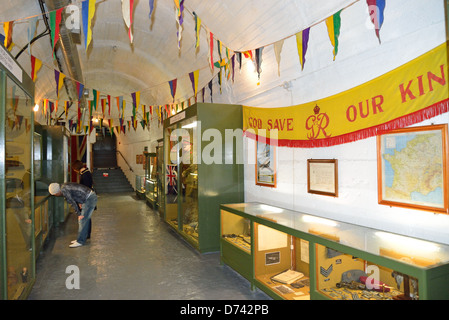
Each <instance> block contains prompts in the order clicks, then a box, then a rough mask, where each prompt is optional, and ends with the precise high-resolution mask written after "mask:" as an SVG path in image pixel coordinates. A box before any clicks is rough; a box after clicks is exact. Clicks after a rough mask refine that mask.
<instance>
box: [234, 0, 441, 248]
mask: <svg viewBox="0 0 449 320" xmlns="http://www.w3.org/2000/svg"><path fill="white" fill-rule="evenodd" d="M365 6H366V2H364V1H359V2H358V3H356V4H354V5H353V6H351V7H349V8H347V9H346V10H344V11H343V12H342V14H341V19H342V27H341V36H340V46H339V53H338V55H337V58H336V60H335V61H333V60H332V56H331V51H332V48H331V47H330V45H327V44H326V43H327V42H329V40H328V38H327V32H326V29H325V26H324V24H322V25H317V26H316V27H314V28H312V29H311V33H310V41H309V46H310V47H309V50H310V51H309V52H308V55H307V57H308V60H307V62H306V66H305V68H304V70H303V72H299V71H297V70H298V65H299V62H298V58H297V54H296V52H295V50H296V47H295V46H296V44H295V43H294V41H295V39H293V38H291V39H288V40H286V41H285V44H284V50H283V51H282V60H281V77H280V78H278V79H277V80H276V79H275V78H276V77H277V75H276V77H275V76H274V75H272V76H271V77H270V78H269V79H266V78H268V77H265V75H266V74H265V72H266V71H267V72H272V73H273V74H274V73H275V72H277V70H272V69H273V68H271V67H270V66H269V64H273V63H274V65H275V66H276V63H275V62H274V60H273V59H274V54H273V50H272V48H267V49H264V56H263V59H264V62H263V65H262V69H263V73H262V76H261V86H262V87H263V86H264V83H265V82H270V85H266V87H267V88H266V89H265V92H261V93H260V94H259V93H257V92H255V95H254V96H253V97H250V98H247V97H246V96H245V92H242V91H240V90H234V96H235V100H234V101H233V102H234V103H241V104H245V105H249V106H259V107H274V106H279V107H283V106H289V105H296V104H301V103H305V102H309V101H313V100H316V99H320V98H324V97H327V96H330V95H333V94H335V93H339V92H342V91H345V90H348V89H350V88H352V87H355V86H357V85H360V84H362V83H364V82H366V81H368V80H371V79H373V78H375V77H377V76H379V75H381V74H383V73H385V72H388V71H390V70H392V69H394V68H396V67H398V66H400V65H402V64H404V63H406V62H407V61H410V60H412V59H413V58H416V57H418V56H419V55H421V54H423V53H425V52H427V51H429V50H430V49H432V48H434V47H436V46H437V45H439V44H441V43H443V42H444V41H445V39H446V32H445V22H444V1H440V0H432V1H420V0H412V1H409V0H407V1H404V0H403V1H399V0H398V1H388V2H387V5H386V9H385V22H384V25H383V27H382V29H381V39H382V43H381V44H380V45H379V43H378V41H377V38H376V37H375V36H374V31H373V30H370V29H368V28H367V27H366V19H367V13H366V14H365V15H360V13H364V7H365ZM309 53H310V54H309ZM295 54H296V55H295ZM265 63H266V64H267V65H268V66H267V67H264V66H265ZM283 75H285V77H284V76H283ZM289 79H291V80H290V84H291V87H290V88H289V89H287V90H286V89H284V88H283V87H282V86H281V85H282V83H283V81H289ZM242 82H243V81H242ZM276 84H277V85H278V86H277V87H274V85H276ZM233 88H238V85H234V86H233ZM237 91H238V92H237ZM262 91H263V90H262ZM431 123H435V124H439V123H449V115H448V114H447V113H446V114H443V115H441V116H438V117H435V118H433V119H430V120H427V121H424V122H422V123H419V124H417V125H416V126H421V125H427V124H431ZM245 148H246V151H247V152H246V153H245V154H246V156H247V157H248V158H247V162H246V163H254V161H255V160H254V159H253V158H254V156H255V152H254V141H253V140H251V139H246V143H245ZM277 155H278V157H277V159H278V163H277V168H278V171H277V172H278V180H277V187H276V188H275V189H273V188H267V187H261V186H256V185H255V170H254V165H253V164H247V165H246V166H245V201H247V202H252V201H257V202H265V203H267V202H268V203H270V204H273V205H276V206H280V207H284V208H287V209H292V210H298V211H303V212H308V213H311V214H316V215H319V216H323V217H328V218H332V219H336V220H340V221H345V222H350V223H356V224H361V225H364V226H368V227H373V228H378V229H383V230H387V231H391V232H396V233H400V234H405V235H410V236H414V237H418V238H424V239H429V240H433V241H437V242H442V243H447V244H449V231H448V230H449V216H448V215H445V214H434V213H431V212H425V211H419V210H412V209H403V208H397V207H389V206H384V205H379V204H378V199H377V159H376V138H375V137H373V138H369V139H365V140H359V141H357V142H353V143H347V144H343V145H339V146H333V147H327V148H310V149H307V148H286V147H279V148H278V153H277ZM310 158H315V159H329V158H330V159H332V158H335V159H338V177H339V186H338V188H339V196H338V198H333V197H326V196H320V195H314V194H310V193H308V192H307V159H310Z"/></svg>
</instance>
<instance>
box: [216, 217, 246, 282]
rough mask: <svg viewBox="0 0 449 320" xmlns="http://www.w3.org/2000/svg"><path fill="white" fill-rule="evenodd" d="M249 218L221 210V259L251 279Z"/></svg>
mask: <svg viewBox="0 0 449 320" xmlns="http://www.w3.org/2000/svg"><path fill="white" fill-rule="evenodd" d="M251 229H252V223H251V220H250V219H248V218H245V217H242V216H239V215H236V214H233V213H231V212H228V211H226V210H221V250H220V252H221V260H222V261H223V262H224V263H226V264H227V265H229V266H231V267H232V268H233V269H234V270H236V271H237V272H239V273H240V274H241V275H242V276H244V277H245V278H246V279H247V280H249V281H252V278H253V270H252V268H251V266H252V263H251V259H252V254H251V253H252V237H251V235H252V232H251Z"/></svg>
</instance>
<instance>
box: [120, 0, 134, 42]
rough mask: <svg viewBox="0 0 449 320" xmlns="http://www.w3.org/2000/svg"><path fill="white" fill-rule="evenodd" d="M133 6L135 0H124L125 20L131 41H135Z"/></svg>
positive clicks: (123, 12) (123, 11)
mask: <svg viewBox="0 0 449 320" xmlns="http://www.w3.org/2000/svg"><path fill="white" fill-rule="evenodd" d="M133 6H134V0H122V14H123V20H125V24H126V26H127V27H128V36H129V41H130V42H131V43H133V33H132V24H133Z"/></svg>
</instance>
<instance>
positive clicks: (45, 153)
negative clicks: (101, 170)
mask: <svg viewBox="0 0 449 320" xmlns="http://www.w3.org/2000/svg"><path fill="white" fill-rule="evenodd" d="M36 131H37V132H38V133H39V134H40V135H41V136H42V162H41V169H40V170H41V178H40V179H39V181H40V182H42V183H43V185H45V187H43V188H42V189H43V190H42V193H44V194H48V191H47V190H48V189H47V188H48V185H49V184H50V183H52V182H57V183H60V184H62V183H66V182H70V181H71V170H70V162H69V159H70V158H71V156H70V149H71V148H70V132H69V131H68V130H67V128H66V127H64V126H60V125H52V126H47V125H44V126H37V127H36ZM49 201H50V204H49V205H50V211H51V219H52V225H54V226H58V225H59V224H60V223H62V222H64V221H65V219H66V218H67V216H68V215H69V212H70V205H69V204H68V203H67V201H65V200H64V198H63V197H50V199H49Z"/></svg>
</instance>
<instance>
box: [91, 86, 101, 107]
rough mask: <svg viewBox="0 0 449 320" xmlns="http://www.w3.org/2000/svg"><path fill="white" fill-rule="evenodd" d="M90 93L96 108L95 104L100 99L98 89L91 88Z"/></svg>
mask: <svg viewBox="0 0 449 320" xmlns="http://www.w3.org/2000/svg"><path fill="white" fill-rule="evenodd" d="M92 95H93V101H92V105H93V107H94V108H95V110H97V105H98V102H99V101H100V91H97V90H95V89H92Z"/></svg>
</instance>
